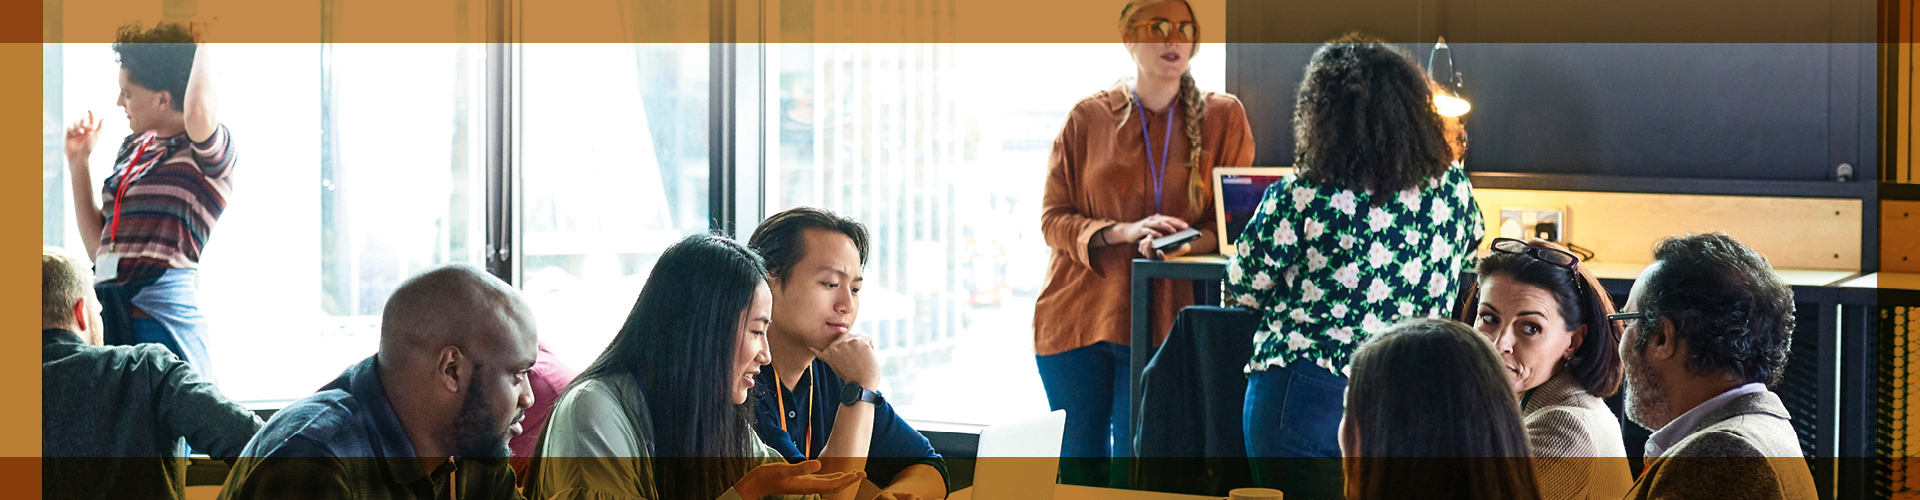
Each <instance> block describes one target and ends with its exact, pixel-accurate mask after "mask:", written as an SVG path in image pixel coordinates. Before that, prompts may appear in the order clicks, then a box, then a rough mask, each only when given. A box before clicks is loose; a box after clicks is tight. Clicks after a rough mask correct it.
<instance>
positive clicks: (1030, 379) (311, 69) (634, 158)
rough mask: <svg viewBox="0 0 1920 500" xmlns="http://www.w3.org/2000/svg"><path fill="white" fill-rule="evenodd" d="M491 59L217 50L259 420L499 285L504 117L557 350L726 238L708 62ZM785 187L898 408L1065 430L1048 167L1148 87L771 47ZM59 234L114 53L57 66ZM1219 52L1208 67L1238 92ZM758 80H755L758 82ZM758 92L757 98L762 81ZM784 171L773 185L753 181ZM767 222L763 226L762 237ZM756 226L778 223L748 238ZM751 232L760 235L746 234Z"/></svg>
mask: <svg viewBox="0 0 1920 500" xmlns="http://www.w3.org/2000/svg"><path fill="white" fill-rule="evenodd" d="M487 49H488V47H487V46H486V45H481V44H394V45H389V44H259V45H251V44H223V45H219V46H216V47H215V49H214V50H215V51H216V53H217V56H218V58H219V59H218V61H217V62H218V67H219V71H220V75H219V84H220V99H221V107H220V109H221V113H222V114H221V116H220V118H221V121H222V122H223V123H225V124H226V125H227V126H228V127H229V128H231V129H232V131H233V133H234V137H235V148H236V151H237V152H238V153H239V154H240V155H241V157H240V158H241V159H240V164H239V166H238V168H239V170H237V171H236V178H235V185H234V194H233V198H232V199H231V200H230V203H229V206H228V210H227V212H226V213H225V215H224V216H223V217H222V218H221V220H220V223H219V226H218V227H217V228H216V230H215V231H214V236H213V238H212V239H211V240H210V241H209V243H208V244H207V251H206V253H205V255H204V256H203V259H202V268H201V269H202V270H201V274H200V283H199V287H200V301H201V306H202V309H203V310H204V311H205V313H206V315H207V317H208V320H209V323H210V326H211V330H212V334H211V338H210V339H209V348H210V351H211V354H212V355H213V357H214V358H215V359H216V365H217V366H216V368H217V370H216V371H217V373H216V375H218V376H219V381H220V385H221V386H222V389H223V390H225V391H226V392H227V393H228V394H229V395H230V396H232V397H234V398H235V399H238V400H243V401H274V400H291V399H296V398H299V397H302V396H305V395H306V394H309V393H310V392H311V391H312V390H313V389H315V388H317V387H319V386H320V385H321V384H324V383H325V382H327V381H328V380H330V379H331V378H332V377H333V376H335V375H337V374H338V373H339V372H340V370H342V369H343V368H344V367H346V366H347V365H348V364H350V363H352V362H354V361H357V360H359V359H361V358H363V357H365V356H367V355H369V354H371V353H372V352H374V351H375V349H376V347H377V340H378V331H379V321H380V312H381V310H382V308H383V307H384V305H385V299H386V297H387V296H388V295H389V294H391V293H392V291H393V289H394V288H395V287H397V286H398V285H399V283H400V282H401V281H402V280H404V279H406V278H407V277H408V276H411V275H413V274H414V273H417V272H419V271H421V270H423V269H425V268H427V267H430V266H434V265H438V264H442V263H449V262H461V263H470V264H475V265H484V264H485V262H486V258H487V256H488V255H489V254H488V252H489V247H488V236H487V234H488V230H487V228H488V227H489V224H492V223H493V222H491V221H489V220H488V216H487V214H488V210H489V208H490V207H501V206H508V205H509V204H508V203H506V201H505V200H499V199H493V198H492V197H490V195H489V193H492V192H494V191H493V190H491V189H490V188H489V187H488V185H487V180H486V179H487V177H488V168H489V166H488V165H489V163H488V161H487V155H488V154H489V153H488V141H489V140H493V139H491V137H493V136H491V135H489V132H488V130H489V121H488V120H489V117H488V116H487V112H488V111H487V110H489V109H492V108H490V107H489V105H490V101H489V99H494V98H500V99H510V100H511V104H512V105H511V106H510V109H513V110H515V112H516V113H517V116H518V122H517V126H516V127H514V128H513V129H512V130H513V131H514V133H513V134H512V135H511V137H513V139H512V140H513V141H515V142H514V144H513V146H514V147H513V148H511V149H513V150H514V151H515V154H514V156H513V159H512V161H513V162H514V165H515V168H516V170H517V175H515V176H509V178H510V179H516V180H515V181H514V182H517V183H518V184H516V185H515V186H514V188H515V189H513V191H514V192H517V193H519V196H520V200H519V201H520V203H519V207H520V211H519V212H518V218H517V219H515V223H516V224H517V227H515V228H513V229H514V234H517V235H518V239H517V240H516V243H515V244H514V245H513V246H512V247H511V249H512V250H513V251H517V252H518V258H519V259H520V262H521V265H522V267H521V269H522V272H521V273H520V276H519V278H518V279H519V281H518V282H517V283H516V285H518V286H519V287H521V289H522V290H523V291H524V293H525V295H526V297H527V300H528V301H529V302H530V303H531V304H532V305H533V309H534V314H535V317H536V321H537V323H538V325H539V328H540V331H541V339H542V341H543V342H545V343H546V344H548V345H549V346H550V347H551V348H552V349H553V350H554V351H555V352H556V353H558V354H559V355H560V357H561V358H562V360H563V361H565V362H567V363H568V364H571V365H573V366H574V367H575V368H584V367H585V366H586V365H587V364H588V363H590V362H591V361H592V360H593V359H594V357H595V356H597V355H598V354H599V352H600V350H601V349H602V348H603V347H604V346H605V345H606V343H607V341H608V340H609V339H611V338H612V336H613V335H614V333H615V332H616V331H617V330H618V328H619V325H620V323H621V321H622V320H623V319H624V318H625V315H626V314H627V312H628V310H629V309H630V308H631V307H632V304H633V300H634V298H635V297H636V296H637V295H638V294H639V290H640V288H641V286H642V285H643V284H644V283H645V281H646V280H647V278H648V277H649V274H650V271H651V269H652V267H653V262H654V261H655V260H656V259H657V258H658V257H659V255H660V253H661V251H662V250H664V249H665V248H666V246H667V245H670V244H672V243H673V242H674V241H676V240H678V239H680V238H681V237H683V236H685V235H688V234H694V233H702V232H707V231H709V230H710V227H711V224H712V220H711V219H712V217H711V214H710V213H709V207H711V206H713V204H714V202H715V201H716V198H718V197H719V195H717V194H716V193H711V192H709V191H710V186H712V185H713V183H712V179H711V176H712V172H713V171H714V168H715V163H714V162H712V161H711V160H710V159H711V158H712V156H713V153H714V152H713V151H712V148H713V147H714V146H713V145H714V144H719V142H718V141H716V138H714V137H711V136H710V130H711V129H710V128H709V126H708V124H709V121H710V117H711V116H713V112H714V110H715V105H714V103H713V102H712V101H711V95H710V90H709V89H710V88H712V86H711V84H712V83H713V81H712V79H713V78H714V77H715V76H714V75H717V74H721V72H718V71H715V68H713V67H712V66H711V65H710V58H711V57H710V54H712V51H713V47H712V46H710V45H707V44H552V45H548V44H526V45H522V46H518V47H515V49H514V50H513V51H512V52H511V53H512V54H514V56H515V57H514V64H513V65H512V66H511V68H513V72H512V73H511V79H510V82H511V83H512V84H513V85H515V86H516V87H517V88H516V90H515V91H514V92H510V93H507V94H505V95H504V97H489V96H490V94H489V91H488V90H489V88H490V87H489V86H490V85H499V84H501V82H495V81H490V80H488V76H487V75H488V71H487V69H488V65H489V63H490V62H492V61H489V60H488V59H487V58H488V57H489V56H488V54H489V52H488V50H487ZM765 49H766V50H764V51H748V52H743V53H746V54H752V56H751V57H761V58H763V59H762V60H760V61H758V62H757V63H756V62H754V61H748V62H746V64H764V67H766V68H768V71H767V72H766V73H765V78H766V81H765V82H764V85H763V86H756V85H751V84H743V85H737V86H736V88H742V89H753V88H760V89H764V90H763V92H764V95H756V94H753V93H751V92H742V94H741V95H736V96H735V97H734V98H735V99H736V100H737V101H738V102H735V103H722V104H724V105H726V107H725V108H723V109H741V108H742V107H745V109H757V108H752V107H747V105H746V104H745V103H752V102H764V103H767V107H766V109H765V112H766V113H767V116H765V117H763V118H764V120H765V124H766V130H767V131H768V132H769V133H768V134H767V135H766V136H764V137H749V136H746V135H742V136H740V137H738V138H737V140H740V141H763V143H761V144H752V146H755V147H757V148H759V149H757V150H758V151H764V155H741V156H740V157H739V158H738V159H737V160H736V161H737V162H739V163H740V167H739V168H738V169H737V170H735V172H748V173H749V174H748V175H754V174H753V173H758V172H764V178H759V179H747V180H744V181H742V182H741V185H742V186H746V187H743V188H740V189H737V190H736V191H738V192H734V193H721V194H720V195H725V198H724V199H738V200H753V199H754V198H755V197H757V196H760V195H761V194H762V193H764V195H765V198H764V199H761V200H759V201H761V202H763V203H764V208H765V210H766V212H767V213H771V212H775V211H779V210H783V209H786V208H789V207H793V206H798V205H812V206H819V207H823V208H829V209H832V210H836V211H839V212H841V213H843V214H846V215H849V216H852V217H854V218H856V219H858V220H860V221H861V222H863V223H865V224H867V226H868V227H869V228H870V230H871V231H872V234H873V248H872V251H873V253H872V255H871V258H870V262H869V264H868V267H867V269H866V273H867V274H866V275H867V288H866V289H865V290H864V291H863V292H862V297H863V298H862V300H863V303H862V307H861V317H860V319H859V323H858V324H857V325H856V326H855V329H856V331H859V332H861V333H864V334H868V335H872V336H874V337H875V338H876V339H877V340H878V345H879V346H880V349H881V352H882V356H883V360H882V361H883V363H884V366H885V373H886V384H885V387H883V390H886V391H887V394H888V396H889V400H890V401H892V402H893V403H894V404H895V405H896V406H898V407H899V408H900V411H901V413H902V414H903V415H905V416H906V417H907V418H909V419H913V420H918V421H946V422H963V423H992V422H997V421H1001V420H1004V419H1005V418H1008V417H1011V416H1016V415H1021V414H1028V413H1034V412H1040V411H1044V410H1045V409H1046V406H1047V405H1046V398H1045V396H1044V391H1042V389H1041V386H1040V381H1039V376H1038V375H1037V372H1036V371H1035V370H1034V369H1033V364H1034V363H1033V350H1032V346H1033V336H1032V314H1033V301H1034V297H1035V295H1036V294H1037V293H1038V291H1039V288H1040V282H1041V280H1042V279H1043V278H1044V276H1045V272H1046V265H1047V259H1048V258H1049V252H1050V251H1049V249H1048V248H1047V247H1046V245H1045V244H1044V240H1043V238H1042V237H1041V236H1040V234H1039V213H1040V207H1039V203H1040V197H1041V190H1042V187H1043V179H1044V177H1045V175H1046V168H1047V155H1048V152H1049V150H1050V148H1051V144H1052V141H1053V139H1054V137H1055V136H1056V135H1057V134H1058V132H1059V130H1060V126H1061V124H1062V123H1063V122H1064V120H1065V117H1066V112H1067V110H1068V109H1069V108H1071V107H1072V105H1073V104H1074V103H1075V102H1077V101H1078V100H1079V99H1081V98H1084V97H1086V96H1087V95H1089V94H1091V93H1093V92H1095V91H1098V90H1101V89H1105V88H1108V87H1110V86H1112V85H1113V84H1114V83H1115V82H1116V81H1118V80H1121V79H1123V78H1127V77H1129V76H1131V75H1132V74H1133V66H1132V62H1131V60H1130V59H1128V57H1127V55H1126V52H1125V50H1124V49H1123V48H1122V47H1120V46H1119V45H1118V44H1018V45H1013V44H880V43H862V44H826V43H822V44H772V45H768V46H766V47H765ZM45 53H46V58H47V60H48V61H49V70H48V71H47V73H46V75H45V76H44V78H45V80H46V88H47V89H49V90H48V94H49V96H48V99H47V101H46V108H47V119H46V120H45V121H46V122H47V123H46V128H47V132H46V134H47V136H46V138H45V139H46V145H47V146H46V147H47V150H46V154H47V157H48V160H47V164H46V165H45V168H44V173H45V175H43V177H44V179H43V180H44V182H45V186H44V192H45V196H46V199H45V204H44V206H45V207H46V212H45V219H44V225H45V227H46V230H45V231H44V232H43V233H44V234H43V240H44V241H45V242H46V243H47V244H50V245H58V246H64V247H67V248H69V249H70V250H71V251H74V252H76V253H78V252H81V248H82V247H81V245H80V241H81V240H80V238H81V235H79V234H77V233H78V230H77V229H76V227H75V225H74V223H73V216H72V201H71V200H70V196H68V195H67V187H66V183H67V182H68V181H67V176H66V173H65V168H64V162H63V158H62V156H61V154H60V151H59V148H60V144H59V134H60V132H61V130H62V129H63V128H64V126H65V125H66V124H68V123H72V122H73V121H75V120H78V119H80V118H83V117H85V116H86V112H87V111H89V110H91V111H93V112H94V114H95V116H99V117H102V118H105V119H107V121H108V123H107V126H106V129H107V130H108V131H109V133H108V134H106V137H105V138H103V140H102V142H101V146H100V147H97V148H96V149H95V155H94V158H93V159H92V164H93V166H94V174H93V177H94V179H95V183H96V189H97V185H98V183H99V181H100V180H101V179H104V178H105V177H106V175H107V174H108V173H109V172H110V170H111V168H112V165H111V161H112V154H113V151H114V149H115V148H114V146H115V145H117V144H118V142H117V141H118V140H119V139H120V138H121V137H124V135H125V134H126V133H127V130H126V123H125V118H124V116H123V114H122V113H121V112H120V111H119V110H118V109H117V108H116V107H115V106H114V103H113V99H114V96H115V93H116V89H115V83H114V81H115V72H116V71H117V70H118V65H117V64H116V63H115V61H114V56H113V53H112V51H111V50H110V49H109V47H108V46H107V45H106V44H64V45H61V44H55V45H49V46H48V48H47V49H46V52H45ZM1223 59H1224V56H1223V55H1222V54H1221V53H1219V52H1211V51H1210V52H1203V53H1202V56H1201V57H1199V58H1198V59H1196V61H1195V74H1196V76H1197V77H1198V79H1199V82H1200V85H1201V87H1202V88H1206V89H1215V90H1218V89H1220V88H1221V86H1220V85H1221V83H1222V81H1223V80H1224V69H1223V68H1224V64H1223ZM740 78H757V76H754V75H753V74H751V73H748V74H747V76H743V77H740ZM746 83H752V82H746ZM760 158H764V159H765V161H766V162H767V163H766V164H765V165H764V168H760V167H761V165H758V164H757V163H755V162H758V161H760ZM756 216H758V214H743V215H741V217H747V218H752V217H756ZM739 222H740V223H741V227H747V228H750V227H752V226H753V224H754V223H755V222H757V221H753V220H743V221H739ZM740 237H742V238H744V237H745V235H744V234H742V235H740Z"/></svg>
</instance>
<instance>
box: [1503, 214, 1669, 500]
mask: <svg viewBox="0 0 1920 500" xmlns="http://www.w3.org/2000/svg"><path fill="white" fill-rule="evenodd" d="M1491 246H1492V253H1490V254H1488V255H1487V256H1486V257H1482V258H1481V259H1480V266H1479V269H1478V271H1479V275H1480V287H1479V290H1478V292H1479V305H1478V306H1477V307H1478V309H1477V312H1476V316H1475V320H1474V326H1475V327H1476V328H1478V329H1479V330H1480V333H1482V334H1484V335H1486V336H1487V338H1488V339H1489V340H1491V341H1493V345H1494V347H1495V348H1496V350H1498V351H1499V352H1500V359H1501V362H1502V363H1504V364H1505V365H1506V370H1507V375H1508V378H1509V379H1510V380H1511V381H1512V383H1513V393H1514V395H1515V396H1516V397H1518V398H1519V400H1520V411H1521V413H1522V414H1523V415H1524V416H1525V419H1526V428H1527V449H1528V451H1530V452H1531V454H1532V455H1533V457H1534V469H1535V470H1536V471H1538V473H1539V480H1540V493H1541V497H1542V498H1545V499H1547V500H1558V499H1587V498H1620V497H1622V496H1625V495H1626V494H1627V490H1628V489H1629V488H1631V487H1632V486H1633V476H1632V475H1631V473H1630V472H1629V471H1628V466H1627V449H1626V444H1625V442H1624V441H1623V440H1622V439H1621V437H1620V417H1619V416H1617V415H1614V414H1613V411H1612V410H1609V409H1607V404H1606V402H1604V401H1601V398H1605V397H1608V396H1612V395H1613V394H1614V393H1615V392H1618V391H1619V390H1620V378H1621V373H1622V372H1621V364H1620V355H1619V344H1620V333H1621V332H1620V328H1619V324H1618V323H1615V322H1613V321H1609V320H1608V319H1607V315H1608V314H1612V313H1613V300H1612V299H1611V298H1609V297H1608V296H1607V293H1606V290H1603V289H1601V288H1600V281H1599V280H1597V279H1595V278H1594V277H1593V273H1591V272H1588V271H1587V269H1586V266H1585V265H1582V264H1581V262H1580V258H1579V257H1577V256H1575V255H1574V254H1573V253H1571V252H1568V251H1567V249H1566V248H1565V247H1562V246H1560V245H1558V244H1554V243H1552V242H1548V241H1543V240H1534V242H1533V243H1527V242H1524V241H1520V240H1514V239H1507V238H1499V239H1495V240H1493V244H1492V245H1491Z"/></svg>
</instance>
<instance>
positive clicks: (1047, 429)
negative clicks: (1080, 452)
mask: <svg viewBox="0 0 1920 500" xmlns="http://www.w3.org/2000/svg"><path fill="white" fill-rule="evenodd" d="M1066 427H1067V412H1066V410H1054V411H1053V412H1052V413H1047V414H1045V415H1040V416H1036V417H1032V418H1027V419H1024V420H1019V421H1015V422H1010V423H1005V424H1000V425H996V426H993V427H988V428H986V429H985V430H982V431H980V452H979V453H978V454H977V455H976V456H978V457H979V459H978V460H977V461H975V462H974V469H973V492H972V493H973V499H974V500H1013V499H1038V500H1046V499H1050V498H1053V487H1054V482H1055V480H1056V478H1058V477H1059V472H1060V442H1061V437H1062V436H1063V434H1064V433H1065V430H1066Z"/></svg>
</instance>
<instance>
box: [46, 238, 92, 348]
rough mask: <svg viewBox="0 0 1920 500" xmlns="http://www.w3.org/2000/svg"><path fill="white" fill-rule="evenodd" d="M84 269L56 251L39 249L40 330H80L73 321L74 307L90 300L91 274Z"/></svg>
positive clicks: (63, 252) (60, 250) (81, 265)
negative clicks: (82, 301)
mask: <svg viewBox="0 0 1920 500" xmlns="http://www.w3.org/2000/svg"><path fill="white" fill-rule="evenodd" d="M88 267H89V266H88V264H86V263H84V262H81V261H80V259H77V258H74V257H73V256H72V255H68V254H67V252H66V251H65V250H62V249H60V248H58V247H43V248H41V249H40V328H42V329H47V328H65V329H68V330H73V329H76V328H78V327H79V326H80V325H79V324H78V323H79V322H78V321H76V320H75V318H74V314H75V312H74V305H75V304H77V303H79V302H80V301H81V300H86V301H87V302H89V303H91V302H92V301H93V300H94V298H93V272H92V271H90V270H88ZM89 307H91V306H90V305H89ZM82 314H84V312H82ZM91 326H92V327H93V328H95V329H97V328H100V327H99V326H98V325H91Z"/></svg>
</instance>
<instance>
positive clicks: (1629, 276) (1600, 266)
mask: <svg viewBox="0 0 1920 500" xmlns="http://www.w3.org/2000/svg"><path fill="white" fill-rule="evenodd" d="M1167 260H1168V261H1169V262H1179V263H1192V264H1215V265H1225V264H1226V263H1227V257H1226V256H1224V255H1219V254H1211V255H1187V256H1181V257H1175V258H1172V259H1167ZM1586 264H1587V270H1589V271H1592V272H1593V275H1594V276H1595V277H1598V278H1600V279H1618V280H1633V279H1637V278H1639V277H1640V271H1643V270H1645V269H1646V268H1647V263H1645V262H1605V261H1591V262H1587V263H1586ZM1774 272H1775V273H1778V274H1779V275H1780V279H1782V280H1785V281H1786V282H1787V284H1788V285H1791V286H1832V285H1838V284H1840V282H1842V281H1846V280H1848V279H1849V278H1854V277H1855V275H1857V274H1859V273H1858V272H1855V271H1846V270H1828V269H1775V270H1774ZM1878 274H1880V275H1881V276H1883V278H1882V279H1881V280H1880V281H1882V282H1885V283H1887V287H1888V288H1905V289H1910V290H1920V274H1914V273H1878ZM1856 282H1860V280H1858V279H1855V280H1852V281H1848V282H1847V283H1846V284H1844V285H1842V286H1849V287H1864V288H1872V287H1874V282H1873V281H1868V282H1865V283H1866V284H1865V285H1857V284H1855V283H1856Z"/></svg>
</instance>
